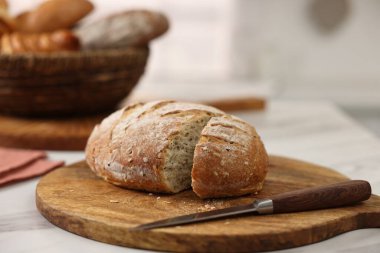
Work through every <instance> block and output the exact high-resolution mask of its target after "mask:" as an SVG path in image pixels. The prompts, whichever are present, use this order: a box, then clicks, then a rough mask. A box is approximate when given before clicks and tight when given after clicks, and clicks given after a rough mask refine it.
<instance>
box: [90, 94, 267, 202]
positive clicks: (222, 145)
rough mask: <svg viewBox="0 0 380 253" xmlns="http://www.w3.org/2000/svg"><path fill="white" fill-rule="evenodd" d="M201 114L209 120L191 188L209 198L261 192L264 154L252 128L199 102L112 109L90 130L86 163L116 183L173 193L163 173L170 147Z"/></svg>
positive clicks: (134, 187)
mask: <svg viewBox="0 0 380 253" xmlns="http://www.w3.org/2000/svg"><path fill="white" fill-rule="evenodd" d="M202 114H205V115H208V116H209V117H210V120H209V121H208V123H207V126H206V127H205V128H204V129H203V131H202V134H201V139H200V140H199V142H198V144H197V145H196V148H195V153H194V159H193V162H194V163H193V168H192V177H193V179H192V186H193V190H194V192H195V193H196V194H197V195H198V196H200V197H201V198H208V197H225V196H237V195H242V194H246V193H252V192H256V191H259V190H260V189H261V187H262V184H263V181H264V178H265V174H266V172H267V165H268V157H267V154H266V151H265V148H264V146H263V144H262V142H261V140H260V137H259V136H258V135H257V133H256V131H255V129H254V128H253V127H251V126H250V125H249V124H248V123H245V122H243V121H241V120H240V119H237V118H236V117H232V116H229V115H226V114H224V113H223V112H222V111H220V110H218V109H215V108H213V107H209V106H204V105H198V104H191V103H180V102H175V101H155V102H150V103H147V104H134V105H131V106H128V107H126V108H123V109H122V110H119V111H117V112H115V113H113V114H112V115H110V116H109V117H107V118H106V119H104V120H103V121H102V122H101V124H100V125H98V126H96V127H95V129H94V130H93V132H92V134H91V136H90V138H89V140H88V143H87V146H86V159H87V163H88V164H89V166H90V168H91V169H92V170H93V171H94V172H95V173H96V174H97V175H98V176H100V177H102V178H103V179H105V180H106V181H108V182H110V183H113V184H115V185H118V186H121V187H126V188H129V189H137V190H144V191H148V192H163V193H175V192H176V191H175V190H173V188H172V187H171V186H170V184H169V182H167V181H166V179H165V176H164V168H165V164H167V162H168V161H167V157H168V156H167V151H168V147H169V146H170V143H171V140H172V139H173V138H174V137H175V136H176V135H178V133H179V132H180V131H181V130H182V129H183V127H184V126H185V125H186V124H189V122H190V121H191V119H194V117H199V116H200V115H202ZM230 142H233V143H232V144H231V143H230ZM227 149H229V150H227ZM246 162H247V163H248V164H246ZM223 173H224V174H223ZM216 174H218V175H221V176H217V175H216Z"/></svg>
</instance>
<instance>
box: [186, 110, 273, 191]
mask: <svg viewBox="0 0 380 253" xmlns="http://www.w3.org/2000/svg"><path fill="white" fill-rule="evenodd" d="M267 171H268V155H267V153H266V151H265V148H264V145H263V143H262V142H261V140H260V137H259V135H258V134H257V133H256V130H255V129H254V128H253V127H252V126H250V125H249V124H248V123H246V122H244V121H242V120H240V119H238V118H236V117H233V116H229V115H221V116H217V117H213V118H211V119H210V121H209V122H208V124H207V125H206V126H205V128H204V129H203V131H202V133H201V138H200V140H199V142H198V144H197V145H196V147H195V152H194V160H193V168H192V187H193V191H194V192H195V193H196V194H197V195H198V196H199V197H201V198H210V197H228V196H240V195H244V194H247V193H256V192H258V191H260V190H261V188H262V186H263V183H264V179H265V176H266V174H267Z"/></svg>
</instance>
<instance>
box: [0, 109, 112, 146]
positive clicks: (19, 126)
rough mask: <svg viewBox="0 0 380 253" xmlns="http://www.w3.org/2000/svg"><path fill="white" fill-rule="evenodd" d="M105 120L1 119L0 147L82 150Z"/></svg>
mask: <svg viewBox="0 0 380 253" xmlns="http://www.w3.org/2000/svg"><path fill="white" fill-rule="evenodd" d="M105 116H106V115H96V116H87V117H74V118H55V119H45V118H19V117H12V116H0V145H1V146H4V147H12V148H26V149H48V150H83V149H84V147H85V146H86V142H87V139H88V137H89V135H90V133H91V131H92V129H93V128H94V126H95V125H96V124H97V123H99V122H100V121H101V120H102V119H103V118H104V117H105Z"/></svg>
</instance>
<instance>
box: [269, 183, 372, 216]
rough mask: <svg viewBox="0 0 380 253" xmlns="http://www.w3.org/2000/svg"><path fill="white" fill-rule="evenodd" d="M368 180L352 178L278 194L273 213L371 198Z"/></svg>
mask: <svg viewBox="0 0 380 253" xmlns="http://www.w3.org/2000/svg"><path fill="white" fill-rule="evenodd" d="M370 196H371V186H370V184H369V183H368V182H367V181H362V180H351V181H345V182H341V183H336V184H330V185H326V186H319V187H312V188H307V189H302V190H297V191H292V192H288V193H283V194H280V195H276V196H274V197H273V198H272V201H273V213H288V212H299V211H308V210H316V209H324V208H333V207H340V206H346V205H350V204H355V203H357V202H360V201H364V200H367V199H369V198H370Z"/></svg>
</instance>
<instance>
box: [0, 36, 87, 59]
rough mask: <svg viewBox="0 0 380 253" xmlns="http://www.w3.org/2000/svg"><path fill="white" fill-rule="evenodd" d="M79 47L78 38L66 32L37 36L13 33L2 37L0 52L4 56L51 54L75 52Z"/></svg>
mask: <svg viewBox="0 0 380 253" xmlns="http://www.w3.org/2000/svg"><path fill="white" fill-rule="evenodd" d="M79 47H80V43H79V40H78V38H77V37H76V36H75V35H74V34H73V33H72V32H70V31H68V30H60V31H56V32H53V33H39V34H27V33H26V34H25V33H17V32H15V33H10V34H4V35H3V36H2V38H1V47H0V51H1V53H4V54H16V53H38V52H44V53H51V52H59V51H76V50H78V49H79Z"/></svg>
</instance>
